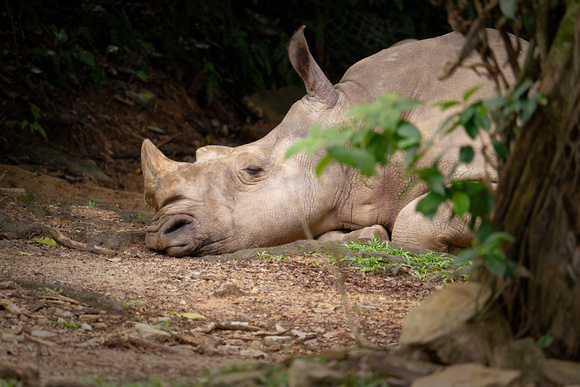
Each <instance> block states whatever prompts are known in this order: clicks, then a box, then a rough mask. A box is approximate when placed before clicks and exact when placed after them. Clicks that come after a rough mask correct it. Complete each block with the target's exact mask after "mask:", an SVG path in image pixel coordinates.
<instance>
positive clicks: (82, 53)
mask: <svg viewBox="0 0 580 387" xmlns="http://www.w3.org/2000/svg"><path fill="white" fill-rule="evenodd" d="M77 49H78V55H79V60H80V61H81V62H83V63H85V64H87V65H89V66H90V67H95V58H94V57H93V54H91V53H90V52H88V51H86V50H84V49H82V48H80V47H78V46H77Z"/></svg>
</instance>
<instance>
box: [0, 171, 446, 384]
mask: <svg viewBox="0 0 580 387" xmlns="http://www.w3.org/2000/svg"><path fill="white" fill-rule="evenodd" d="M4 171H5V176H4V177H3V179H2V180H1V181H0V187H4V188H15V187H18V188H23V189H24V190H25V191H26V192H25V193H26V195H21V194H22V192H21V191H20V192H16V193H14V190H4V191H2V192H3V194H2V195H0V216H4V221H3V226H4V228H3V229H2V228H0V281H2V282H1V283H0V300H2V301H0V333H1V334H2V340H0V364H1V365H2V366H3V367H4V371H1V370H0V373H1V372H4V374H3V377H6V375H8V376H10V375H16V376H18V377H20V378H27V379H28V380H32V381H34V382H33V383H32V384H37V385H47V384H55V383H61V382H74V381H78V380H79V378H81V377H86V376H89V377H93V378H101V379H105V380H109V381H113V382H115V383H120V382H128V381H136V380H143V379H149V378H151V377H155V378H158V379H163V380H173V381H182V382H186V381H188V382H192V381H193V382H195V381H196V380H198V379H196V378H200V377H201V375H202V371H204V370H208V369H211V368H214V367H218V366H222V365H226V364H231V363H239V362H247V361H259V362H277V361H280V360H283V359H286V358H288V357H296V356H305V355H312V354H319V353H321V352H323V351H325V350H329V349H339V348H348V347H351V346H354V345H355V344H356V338H355V333H354V332H353V331H352V327H351V326H350V325H349V323H348V321H347V318H346V317H345V316H346V315H345V307H346V308H348V309H349V310H350V315H351V316H352V319H353V322H354V326H355V327H356V329H358V330H359V331H360V335H361V337H362V339H363V340H364V341H366V342H367V343H368V344H370V345H372V346H377V347H382V348H389V347H392V346H396V345H397V340H398V337H399V332H400V326H401V321H402V318H403V317H404V316H405V314H406V313H407V312H408V311H409V310H410V309H411V308H414V307H415V306H417V305H418V303H419V302H420V301H421V299H423V298H424V297H425V296H426V295H427V294H428V293H429V292H430V291H431V290H432V289H433V288H434V287H435V285H436V284H433V283H426V282H422V281H419V280H416V279H414V278H412V277H409V276H403V275H401V276H389V275H386V274H367V275H364V274H362V273H361V272H360V271H358V270H356V269H353V268H350V267H345V266H341V265H332V260H331V259H330V257H328V256H325V255H320V254H315V255H311V256H292V257H286V258H284V259H279V260H278V259H272V258H271V259H264V257H262V258H260V257H258V256H257V255H256V258H255V259H246V260H236V259H227V258H223V257H204V258H181V259H176V258H172V257H169V256H166V255H163V254H160V253H158V252H155V251H151V250H148V249H146V248H145V246H144V243H143V236H144V233H143V230H144V228H145V227H146V225H147V223H148V219H149V216H148V214H147V212H146V210H145V208H144V206H143V199H142V194H141V193H140V192H130V191H117V190H111V189H107V188H102V187H98V186H96V185H94V184H91V183H76V184H72V183H70V182H68V181H65V180H62V179H59V178H57V177H54V176H50V174H46V173H43V172H42V171H40V172H39V167H38V166H10V165H1V166H0V175H2V173H4ZM33 172H38V173H37V174H36V173H33ZM31 194H36V195H31ZM97 199H98V200H97ZM47 228H53V229H57V230H58V231H60V233H61V234H62V235H64V236H65V237H68V238H70V239H73V240H77V241H81V242H85V243H88V245H92V244H100V245H103V246H106V247H109V248H112V249H116V254H115V255H106V254H97V253H93V252H88V251H82V250H78V249H71V248H68V247H64V246H63V245H61V244H58V245H57V246H48V245H45V244H42V243H38V242H37V241H35V238H37V239H38V238H40V237H42V236H43V235H48V234H47V231H46V229H47ZM337 270H338V271H337ZM337 273H340V274H337ZM337 275H338V276H339V277H340V276H343V278H344V279H345V285H344V289H345V291H346V300H347V303H346V304H345V303H344V302H343V300H342V299H341V295H340V292H339V285H338V283H339V281H338V280H337ZM12 281H16V282H12ZM47 288H48V289H47ZM49 289H53V290H49ZM14 306H15V307H16V309H14ZM83 324H85V325H83ZM143 324H144V325H147V326H149V329H150V328H152V327H153V328H154V329H155V330H153V331H152V332H148V331H147V330H146V329H148V328H147V327H144V325H143ZM0 375H1V374H0Z"/></svg>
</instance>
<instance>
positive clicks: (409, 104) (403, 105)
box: [393, 97, 423, 111]
mask: <svg viewBox="0 0 580 387" xmlns="http://www.w3.org/2000/svg"><path fill="white" fill-rule="evenodd" d="M399 98H400V97H399ZM421 105H423V102H422V101H419V100H418V99H411V98H404V99H400V100H398V101H396V102H395V103H394V105H393V108H394V109H396V110H399V111H405V110H411V109H414V108H416V107H417V106H421Z"/></svg>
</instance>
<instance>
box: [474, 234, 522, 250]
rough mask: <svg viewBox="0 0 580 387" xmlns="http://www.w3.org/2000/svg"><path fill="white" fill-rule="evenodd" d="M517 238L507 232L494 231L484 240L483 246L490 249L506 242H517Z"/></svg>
mask: <svg viewBox="0 0 580 387" xmlns="http://www.w3.org/2000/svg"><path fill="white" fill-rule="evenodd" d="M515 241H516V238H515V237H514V236H513V235H511V234H508V233H507V232H492V233H491V234H489V235H488V236H487V238H485V240H483V243H482V246H483V247H485V248H488V249H494V248H497V247H499V246H501V245H502V244H504V243H505V242H512V243H513V242H515Z"/></svg>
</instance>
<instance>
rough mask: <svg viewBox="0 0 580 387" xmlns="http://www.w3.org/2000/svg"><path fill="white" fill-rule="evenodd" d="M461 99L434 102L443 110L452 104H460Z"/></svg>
mask: <svg viewBox="0 0 580 387" xmlns="http://www.w3.org/2000/svg"><path fill="white" fill-rule="evenodd" d="M459 103H460V102H459V101H443V102H436V103H434V104H433V106H435V107H440V108H441V110H447V109H449V108H450V107H452V106H455V105H459Z"/></svg>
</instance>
